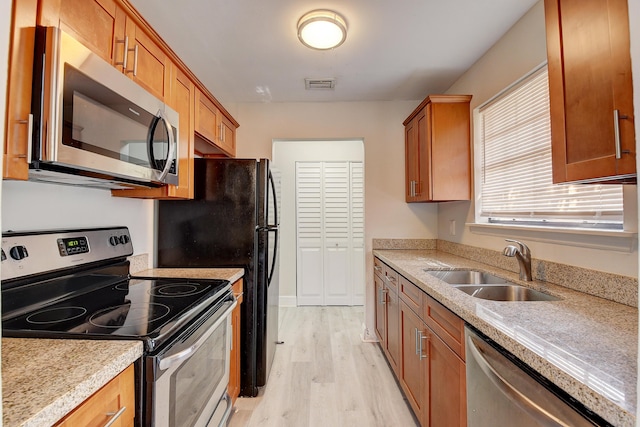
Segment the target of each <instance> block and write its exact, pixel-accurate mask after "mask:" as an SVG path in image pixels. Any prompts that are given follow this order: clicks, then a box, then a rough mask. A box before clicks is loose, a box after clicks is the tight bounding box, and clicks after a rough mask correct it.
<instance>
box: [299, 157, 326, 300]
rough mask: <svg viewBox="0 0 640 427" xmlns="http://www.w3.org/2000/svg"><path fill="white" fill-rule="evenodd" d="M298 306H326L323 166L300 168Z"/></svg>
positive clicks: (306, 164) (317, 164) (306, 165)
mask: <svg viewBox="0 0 640 427" xmlns="http://www.w3.org/2000/svg"><path fill="white" fill-rule="evenodd" d="M296 192H297V194H296V213H297V218H296V220H297V228H298V249H297V253H298V260H297V292H296V293H297V298H298V305H323V304H324V290H323V281H324V269H323V262H322V258H323V257H322V252H323V250H322V164H321V163H297V164H296Z"/></svg>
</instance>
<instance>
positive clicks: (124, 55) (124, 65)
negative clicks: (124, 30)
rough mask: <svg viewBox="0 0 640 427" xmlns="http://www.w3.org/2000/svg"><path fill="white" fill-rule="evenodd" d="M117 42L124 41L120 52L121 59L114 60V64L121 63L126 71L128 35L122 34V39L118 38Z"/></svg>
mask: <svg viewBox="0 0 640 427" xmlns="http://www.w3.org/2000/svg"><path fill="white" fill-rule="evenodd" d="M117 43H124V51H123V52H122V61H120V62H116V63H115V65H122V69H123V70H124V71H127V53H129V36H124V39H122V40H118V39H116V44H117Z"/></svg>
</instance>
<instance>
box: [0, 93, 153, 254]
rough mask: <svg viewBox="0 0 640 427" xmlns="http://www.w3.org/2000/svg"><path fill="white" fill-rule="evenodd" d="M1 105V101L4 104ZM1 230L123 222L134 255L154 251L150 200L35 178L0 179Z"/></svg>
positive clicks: (71, 226)
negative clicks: (129, 236) (28, 179)
mask: <svg viewBox="0 0 640 427" xmlns="http://www.w3.org/2000/svg"><path fill="white" fill-rule="evenodd" d="M3 105H4V104H3ZM1 217H2V230H3V231H7V230H13V231H24V230H43V229H56V228H78V227H102V226H111V225H117V226H120V225H125V226H127V227H129V231H130V232H131V241H132V242H133V250H134V254H135V255H139V254H144V253H147V254H149V255H150V256H151V255H152V253H153V201H151V200H137V199H124V198H120V197H111V192H109V191H106V190H98V189H93V188H81V187H70V186H64V185H56V184H41V183H35V182H21V181H3V182H2V216H1Z"/></svg>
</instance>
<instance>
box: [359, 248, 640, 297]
mask: <svg viewBox="0 0 640 427" xmlns="http://www.w3.org/2000/svg"><path fill="white" fill-rule="evenodd" d="M372 244H373V249H374V250H376V249H380V250H383V249H385V250H390V249H391V250H392V249H404V250H413V249H421V250H433V249H437V250H439V251H442V252H447V253H450V254H452V255H457V256H459V257H462V258H467V259H470V260H473V261H478V262H482V263H484V264H488V265H491V266H493V267H497V268H501V269H503V270H507V271H513V272H514V273H517V272H518V263H517V262H516V261H514V259H512V258H508V257H505V256H503V255H502V252H500V251H494V250H491V249H485V248H479V247H475V246H467V245H462V244H460V243H453V242H449V241H447V240H436V239H373V242H372ZM531 272H532V274H533V278H534V279H535V280H541V281H545V282H551V283H554V284H556V285H560V286H564V287H565V288H569V289H573V290H576V291H578V292H583V293H586V294H589V295H593V296H596V297H600V298H604V299H607V300H610V301H615V302H619V303H621V304H625V305H629V306H631V307H638V279H637V278H635V277H629V276H622V275H619V274H613V273H606V272H602V271H597V270H589V269H586V268H582V267H575V266H571V265H566V264H559V263H556V262H552V261H545V260H537V259H532V262H531Z"/></svg>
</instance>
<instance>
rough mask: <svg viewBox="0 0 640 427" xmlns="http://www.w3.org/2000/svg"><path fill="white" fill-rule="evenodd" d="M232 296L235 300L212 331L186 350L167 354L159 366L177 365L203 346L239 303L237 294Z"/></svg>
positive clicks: (161, 368) (165, 367) (162, 367)
mask: <svg viewBox="0 0 640 427" xmlns="http://www.w3.org/2000/svg"><path fill="white" fill-rule="evenodd" d="M232 298H233V300H231V301H230V305H229V306H228V307H227V309H226V310H225V311H224V312H223V313H222V315H220V317H219V318H218V320H216V322H215V323H214V324H213V325H212V326H211V327H210V328H209V331H210V333H207V334H204V335H203V336H201V337H200V338H199V339H198V341H196V342H195V343H193V344H192V345H190V346H189V347H187V348H185V349H184V350H181V351H179V352H177V353H175V354H172V355H171V356H167V357H165V358H162V359H160V361H159V364H158V367H159V368H160V370H161V371H164V370H166V369H169V368H170V367H171V366H173V365H175V364H176V363H179V362H181V361H183V360H185V359H188V358H189V357H191V355H192V354H194V353H195V352H196V351H198V349H199V348H200V347H201V346H202V344H204V342H205V341H206V340H207V339H208V338H209V336H210V335H211V334H212V333H213V331H214V330H216V329H217V328H218V326H220V325H221V324H222V322H224V321H225V320H227V317H228V316H229V315H230V314H231V312H232V311H233V309H234V308H235V307H236V305H237V304H238V302H237V300H236V298H235V296H234V297H232Z"/></svg>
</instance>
